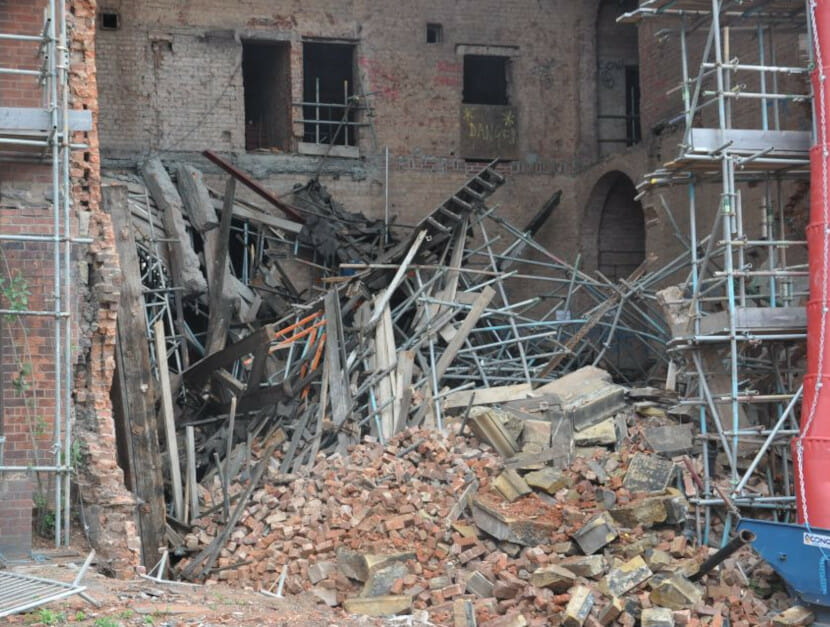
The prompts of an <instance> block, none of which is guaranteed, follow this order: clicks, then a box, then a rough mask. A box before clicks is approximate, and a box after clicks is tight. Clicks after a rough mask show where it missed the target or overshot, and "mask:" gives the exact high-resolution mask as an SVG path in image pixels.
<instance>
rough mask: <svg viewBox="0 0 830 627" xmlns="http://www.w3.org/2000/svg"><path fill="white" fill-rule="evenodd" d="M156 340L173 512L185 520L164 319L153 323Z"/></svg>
mask: <svg viewBox="0 0 830 627" xmlns="http://www.w3.org/2000/svg"><path fill="white" fill-rule="evenodd" d="M153 335H154V336H155V341H156V367H157V368H158V371H159V384H160V386H161V415H162V418H163V419H164V436H165V440H166V441H167V457H168V459H169V460H170V482H171V483H172V486H173V513H174V515H175V517H176V518H177V519H178V520H184V496H183V494H184V493H183V490H182V469H181V466H180V465H179V444H178V441H177V440H176V418H175V416H174V414H173V392H172V390H171V388H170V372H169V370H168V369H167V341H166V340H165V338H164V320H157V321H156V323H155V324H154V325H153Z"/></svg>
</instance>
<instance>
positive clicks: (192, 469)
mask: <svg viewBox="0 0 830 627" xmlns="http://www.w3.org/2000/svg"><path fill="white" fill-rule="evenodd" d="M184 429H185V430H184V435H185V442H186V443H187V493H188V495H189V496H190V520H193V519H195V518H199V516H200V514H199V482H198V481H197V480H196V434H195V429H194V428H193V427H191V426H190V425H188V426H187V427H185V428H184Z"/></svg>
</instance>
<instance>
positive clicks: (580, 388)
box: [535, 366, 625, 431]
mask: <svg viewBox="0 0 830 627" xmlns="http://www.w3.org/2000/svg"><path fill="white" fill-rule="evenodd" d="M535 392H536V393H537V394H539V395H550V396H553V397H555V398H556V400H557V401H558V407H557V408H558V409H559V410H560V412H561V414H560V415H561V416H563V417H565V418H567V419H570V420H571V422H572V423H573V427H574V429H575V430H576V431H580V430H583V429H586V428H587V427H590V426H593V425H595V424H597V423H599V422H602V421H603V420H604V419H605V418H608V417H609V416H613V415H614V414H616V413H617V412H618V411H619V410H621V409H622V408H623V407H624V406H625V388H624V387H622V386H621V385H617V384H615V383H613V382H612V381H611V375H610V374H608V373H607V372H606V371H605V370H602V369H601V368H596V367H594V366H586V367H584V368H580V369H579V370H576V371H574V372H571V373H569V374H566V375H565V376H563V377H560V378H558V379H556V380H555V381H552V382H550V383H548V384H546V385H543V386H541V387H539V388H538V389H537V390H535ZM553 411H554V412H555V410H553ZM554 417H555V416H554Z"/></svg>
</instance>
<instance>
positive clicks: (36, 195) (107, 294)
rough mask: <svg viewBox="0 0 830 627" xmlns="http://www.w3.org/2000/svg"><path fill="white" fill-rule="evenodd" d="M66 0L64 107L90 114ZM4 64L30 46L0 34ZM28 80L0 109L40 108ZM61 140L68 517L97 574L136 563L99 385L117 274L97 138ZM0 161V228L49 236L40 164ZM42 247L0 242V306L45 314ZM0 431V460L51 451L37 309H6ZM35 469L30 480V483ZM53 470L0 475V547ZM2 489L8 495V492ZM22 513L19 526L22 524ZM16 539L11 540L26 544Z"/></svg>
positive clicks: (92, 89) (38, 6)
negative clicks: (66, 188) (2, 450)
mask: <svg viewBox="0 0 830 627" xmlns="http://www.w3.org/2000/svg"><path fill="white" fill-rule="evenodd" d="M67 4H68V14H67V26H68V42H67V43H68V47H69V89H70V107H71V108H76V109H87V110H90V111H92V114H93V121H96V118H97V110H98V105H97V100H98V92H97V85H96V80H95V78H96V77H95V23H96V22H95V18H96V12H95V8H96V7H95V2H94V0H74V1H72V2H69V3H67ZM44 6H45V2H30V1H23V0H20V1H9V0H4V1H3V2H2V3H0V30H2V32H9V33H15V34H26V35H36V34H39V33H40V32H41V29H42V21H43V9H44ZM0 61H2V63H3V65H4V67H10V66H12V67H14V66H17V67H19V68H21V69H31V68H33V67H35V68H37V67H38V66H39V62H38V59H37V43H33V42H17V43H11V42H4V44H3V45H2V46H0ZM42 102H43V101H42V92H41V89H40V88H39V87H38V86H37V81H36V79H35V78H33V77H28V76H4V77H3V78H2V79H0V106H13V107H39V106H42ZM73 141H75V142H77V143H79V144H85V145H86V146H87V147H86V148H85V149H83V150H77V151H73V152H72V154H71V158H70V159H71V162H70V196H71V212H72V229H73V235H77V236H81V237H88V238H90V239H91V240H92V243H91V244H89V245H79V246H77V247H76V248H75V251H74V254H73V262H72V265H71V277H70V279H71V283H72V296H71V301H70V306H69V308H70V311H71V316H72V327H73V328H72V338H73V341H72V346H73V354H72V361H73V364H74V366H75V373H74V374H75V380H74V384H73V386H72V401H73V407H72V411H73V415H74V418H75V420H74V429H75V431H74V438H73V447H72V448H73V451H75V453H74V454H73V458H74V459H73V461H74V462H75V468H74V471H73V472H74V480H73V485H74V486H77V498H75V496H76V495H75V494H73V499H72V502H73V503H77V500H78V499H80V501H81V502H82V503H83V507H77V505H73V513H74V514H79V512H83V520H82V524H83V526H84V528H85V530H86V532H87V534H88V536H89V538H90V540H91V541H92V543H93V545H94V546H95V547H96V549H97V550H98V552H99V555H100V557H101V560H102V563H103V565H104V568H105V569H106V570H109V571H110V572H112V573H114V574H120V575H125V574H128V573H129V572H131V571H132V569H133V567H134V565H135V564H136V563H137V561H138V555H139V553H138V548H139V547H138V546H136V543H135V538H136V530H135V507H136V503H135V499H134V498H133V497H132V496H131V495H130V494H129V492H128V491H127V490H126V489H125V487H124V480H123V473H122V472H121V470H120V469H119V468H118V466H117V464H116V461H115V435H114V428H113V423H112V409H111V403H110V400H109V392H110V387H111V384H112V375H113V368H114V357H113V350H114V346H115V324H116V313H117V309H116V308H117V303H118V283H119V280H120V276H119V274H120V273H119V269H118V258H117V256H116V255H115V254H114V249H113V234H112V228H111V225H110V220H109V217H108V216H107V215H106V214H105V213H104V212H103V211H102V210H101V207H100V197H101V191H100V184H101V179H100V162H99V156H98V134H97V129H96V128H93V130H92V131H91V132H88V133H86V132H85V133H76V136H75V137H74V138H73ZM8 159H11V160H12V163H7V164H4V167H3V169H2V174H0V231H2V232H3V233H4V234H22V235H33V234H36V235H48V234H52V233H54V224H53V222H52V220H53V217H52V208H51V203H52V200H53V196H54V192H53V187H52V184H51V166H50V165H48V164H46V165H36V164H27V163H14V160H15V159H14V156H11V155H10V156H9V157H8ZM53 251H54V244H52V243H44V242H29V241H27V242H10V241H4V242H3V243H2V252H3V259H2V268H1V269H0V270H1V271H2V272H1V273H0V274H2V276H3V277H4V279H5V281H6V285H10V284H11V285H13V286H20V288H25V290H26V291H28V292H29V295H28V302H27V303H26V304H25V306H23V305H22V304H21V303H20V302H18V303H14V302H9V301H10V299H11V300H14V299H15V298H16V296H15V293H14V290H9V289H6V290H5V291H4V301H5V302H4V307H7V308H19V307H23V308H28V309H32V310H47V311H48V310H51V309H52V308H53V307H54V302H55V301H54V290H55V280H56V277H55V276H54V271H53V270H54V266H53ZM2 342H3V344H2V365H3V375H4V376H3V390H2V391H3V429H4V433H5V436H6V455H5V460H4V463H5V464H6V465H16V466H30V465H44V466H49V465H54V464H55V463H56V462H59V461H60V460H59V459H57V458H56V457H55V454H54V451H53V449H52V443H53V441H54V437H53V430H54V407H55V383H54V382H55V368H54V363H55V354H54V346H55V328H54V320H53V319H51V318H48V317H41V316H37V317H32V316H18V315H14V316H7V317H6V318H5V319H4V329H3V334H2ZM35 477H37V479H38V480H37V481H34V479H35ZM53 485H54V475H50V474H49V473H39V474H38V475H33V474H31V473H25V474H23V475H20V474H17V475H8V476H4V477H3V478H2V480H0V490H3V491H4V494H5V492H9V498H8V499H6V498H5V497H4V499H3V503H4V512H3V515H2V516H0V545H2V544H4V543H5V540H6V539H16V538H19V534H20V533H22V532H23V531H24V530H25V529H24V528H27V529H28V533H29V536H28V537H29V538H30V537H31V535H30V534H31V528H32V524H31V517H32V505H33V502H32V496H33V495H34V496H35V501H36V503H37V505H38V506H40V507H42V508H45V507H49V506H50V503H51V502H52V498H53V497H52V489H53V488H52V486H53ZM12 493H13V494H12ZM23 521H25V522H23ZM30 544H31V542H30V540H29V541H28V542H18V543H17V546H18V547H24V548H25V547H27V546H30Z"/></svg>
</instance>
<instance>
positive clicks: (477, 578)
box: [467, 570, 493, 599]
mask: <svg viewBox="0 0 830 627" xmlns="http://www.w3.org/2000/svg"><path fill="white" fill-rule="evenodd" d="M467 592H469V593H471V594H475V595H477V596H480V597H482V598H484V599H486V598H488V597H491V596H493V582H491V581H490V580H489V579H487V577H485V576H484V575H482V574H481V573H480V572H478V571H477V570H476V571H473V572H472V573H470V575H469V577H467Z"/></svg>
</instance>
